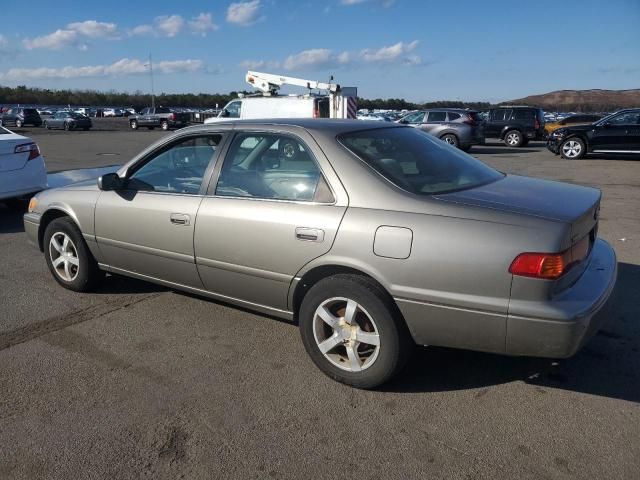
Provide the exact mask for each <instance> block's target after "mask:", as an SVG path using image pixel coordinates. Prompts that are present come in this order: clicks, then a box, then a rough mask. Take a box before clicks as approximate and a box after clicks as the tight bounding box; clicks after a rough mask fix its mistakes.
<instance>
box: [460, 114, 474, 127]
mask: <svg viewBox="0 0 640 480" xmlns="http://www.w3.org/2000/svg"><path fill="white" fill-rule="evenodd" d="M466 117H467V119H466V120H464V121H463V123H466V124H467V125H471V126H472V127H475V126H476V120H475V119H474V118H473V117H472V116H471V115H466Z"/></svg>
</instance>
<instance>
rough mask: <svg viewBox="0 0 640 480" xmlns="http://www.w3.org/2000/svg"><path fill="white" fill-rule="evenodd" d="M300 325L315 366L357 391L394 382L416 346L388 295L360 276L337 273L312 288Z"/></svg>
mask: <svg viewBox="0 0 640 480" xmlns="http://www.w3.org/2000/svg"><path fill="white" fill-rule="evenodd" d="M299 325H300V334H301V336H302V341H303V343H304V346H305V349H306V350H307V353H308V354H309V356H310V357H311V359H312V360H313V362H314V363H315V364H316V366H317V367H318V368H319V369H320V370H321V371H322V372H323V373H324V374H325V375H327V376H328V377H330V378H332V379H334V380H336V381H338V382H342V383H345V384H347V385H351V386H353V387H356V388H365V389H367V388H375V387H377V386H379V385H381V384H383V383H385V382H387V381H388V380H390V379H391V378H392V377H394V376H395V375H396V374H398V373H399V372H400V370H401V369H402V368H403V367H404V365H405V363H406V361H407V359H408V358H409V355H410V353H411V351H412V347H413V341H412V339H411V336H410V334H409V332H408V330H407V328H406V326H405V324H404V321H403V319H402V318H400V315H399V313H398V311H397V307H395V305H394V304H393V301H392V300H391V298H389V296H388V294H387V293H386V292H385V291H383V290H382V289H381V288H380V287H379V286H378V285H377V284H376V283H375V282H373V281H372V280H370V279H368V278H366V277H362V276H358V275H344V274H341V275H335V276H332V277H328V278H325V279H323V280H321V281H319V282H318V283H317V284H316V285H314V286H313V287H312V288H311V289H310V290H309V291H308V292H307V294H306V295H305V297H304V299H303V301H302V305H301V307H300V313H299Z"/></svg>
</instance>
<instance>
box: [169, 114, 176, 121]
mask: <svg viewBox="0 0 640 480" xmlns="http://www.w3.org/2000/svg"><path fill="white" fill-rule="evenodd" d="M169 120H171V121H172V122H174V121H175V120H176V114H175V113H170V114H169Z"/></svg>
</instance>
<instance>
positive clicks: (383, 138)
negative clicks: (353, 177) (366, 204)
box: [338, 128, 503, 195]
mask: <svg viewBox="0 0 640 480" xmlns="http://www.w3.org/2000/svg"><path fill="white" fill-rule="evenodd" d="M338 140H339V141H340V143H342V144H343V145H344V146H345V147H346V148H347V149H349V150H350V151H351V152H353V153H355V154H356V155H357V156H358V157H360V158H361V159H362V160H363V161H364V162H365V163H367V164H368V165H369V166H370V167H372V168H373V169H374V170H376V171H377V172H378V173H380V174H381V175H382V176H383V177H385V178H386V179H387V180H389V181H390V182H392V183H393V184H395V185H397V186H398V187H400V188H402V189H404V190H406V191H408V192H411V193H415V194H417V195H434V194H439V193H446V192H452V191H456V190H464V189H468V188H473V187H476V186H478V185H484V184H486V183H490V182H493V181H495V180H498V179H500V178H502V177H503V174H502V173H500V172H498V171H496V170H494V169H492V168H490V167H489V166H487V165H485V164H484V163H482V162H480V161H479V160H476V159H475V158H473V157H471V156H470V155H467V154H466V153H463V152H461V151H460V150H458V149H456V148H455V147H451V146H450V145H447V144H446V143H444V142H443V141H442V140H439V139H437V138H435V137H432V136H430V135H429V134H427V133H424V132H422V131H420V130H417V129H415V128H379V129H372V130H363V131H359V132H350V133H346V134H343V135H341V136H339V137H338Z"/></svg>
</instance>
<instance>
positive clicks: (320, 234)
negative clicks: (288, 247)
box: [296, 227, 324, 242]
mask: <svg viewBox="0 0 640 480" xmlns="http://www.w3.org/2000/svg"><path fill="white" fill-rule="evenodd" d="M296 239H298V240H302V241H306V242H322V241H323V240H324V230H320V229H319V228H305V227H298V228H296Z"/></svg>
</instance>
